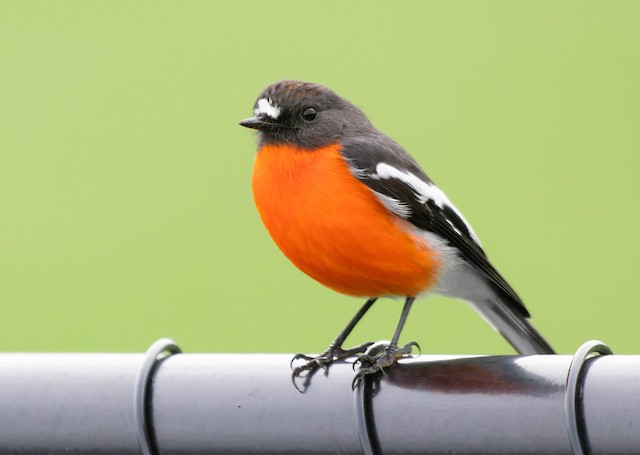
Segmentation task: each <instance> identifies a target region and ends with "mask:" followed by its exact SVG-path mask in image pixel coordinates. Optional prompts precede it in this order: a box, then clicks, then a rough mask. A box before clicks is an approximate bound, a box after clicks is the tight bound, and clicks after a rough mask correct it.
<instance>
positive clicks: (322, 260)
mask: <svg viewBox="0 0 640 455" xmlns="http://www.w3.org/2000/svg"><path fill="white" fill-rule="evenodd" d="M339 150H340V148H339V146H338V145H332V146H328V147H325V148H322V149H319V150H315V151H307V150H300V149H297V148H294V147H290V146H265V147H263V148H262V149H261V150H259V152H258V154H257V156H256V161H255V165H254V169H253V196H254V199H255V203H256V206H257V207H258V211H259V212H260V217H261V218H262V221H263V223H264V225H265V226H266V227H267V229H268V230H269V233H270V234H271V237H272V238H273V240H274V241H275V242H276V244H277V245H278V247H279V248H280V249H281V250H282V252H283V253H284V254H285V255H286V256H287V257H288V258H289V259H290V260H291V261H292V262H293V263H294V264H295V265H296V266H297V267H298V268H299V269H300V270H302V271H303V272H305V273H306V274H307V275H309V276H311V277H312V278H314V279H315V280H317V281H319V282H320V283H322V284H324V285H325V286H328V287H330V288H331V289H334V290H336V291H338V292H342V293H344V294H349V295H354V296H365V297H376V296H384V295H397V296H415V295H417V294H418V293H420V292H422V291H424V290H426V289H428V288H429V287H430V286H431V285H432V284H433V282H434V281H435V279H436V276H437V268H438V258H437V256H436V254H435V252H434V251H432V250H431V249H429V247H428V245H427V244H426V243H425V242H424V241H423V240H422V239H421V238H419V237H418V236H416V235H413V234H411V233H410V229H409V228H408V226H407V225H406V224H405V223H406V222H405V221H402V220H400V219H399V218H397V217H395V216H394V215H392V214H391V213H390V212H389V211H388V210H387V209H386V208H385V207H384V206H383V205H382V203H380V201H378V199H377V198H376V196H375V195H374V194H373V192H372V191H371V190H370V189H369V188H367V187H366V185H364V184H363V183H360V182H359V181H358V180H357V179H356V178H354V177H353V176H352V175H351V173H350V171H349V168H348V167H347V164H346V162H345V160H344V158H343V157H342V155H341V154H340V152H339Z"/></svg>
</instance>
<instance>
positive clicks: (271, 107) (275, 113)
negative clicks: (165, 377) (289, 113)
mask: <svg viewBox="0 0 640 455" xmlns="http://www.w3.org/2000/svg"><path fill="white" fill-rule="evenodd" d="M281 112H282V109H280V106H278V105H277V104H275V103H274V102H273V100H272V99H271V98H269V99H266V98H260V99H259V100H258V107H256V108H255V109H254V110H253V113H254V114H255V115H266V116H267V117H271V118H272V119H274V120H275V119H277V118H278V117H279V116H280V113H281Z"/></svg>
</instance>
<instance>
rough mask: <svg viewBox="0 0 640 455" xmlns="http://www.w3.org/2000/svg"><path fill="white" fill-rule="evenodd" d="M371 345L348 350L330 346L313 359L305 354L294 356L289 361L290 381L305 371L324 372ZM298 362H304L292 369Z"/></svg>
mask: <svg viewBox="0 0 640 455" xmlns="http://www.w3.org/2000/svg"><path fill="white" fill-rule="evenodd" d="M372 344H373V343H371V342H370V343H364V344H361V345H359V346H355V347H353V348H350V349H342V347H341V346H336V345H334V344H331V345H329V347H328V348H327V350H326V351H324V352H323V353H322V354H320V355H317V356H315V357H311V356H308V355H306V354H296V355H295V356H293V359H291V369H292V370H293V372H292V373H291V379H292V380H295V378H297V377H299V376H300V375H301V374H302V373H304V372H305V371H313V370H315V369H316V368H322V369H323V370H325V371H326V370H327V368H328V366H329V365H330V364H331V363H333V362H335V361H336V360H342V359H346V358H347V357H351V356H354V355H356V354H360V353H363V352H365V350H366V349H367V348H368V347H369V346H371V345H372ZM298 360H305V363H303V364H302V365H298V366H296V367H295V368H294V366H293V363H294V362H296V361H298Z"/></svg>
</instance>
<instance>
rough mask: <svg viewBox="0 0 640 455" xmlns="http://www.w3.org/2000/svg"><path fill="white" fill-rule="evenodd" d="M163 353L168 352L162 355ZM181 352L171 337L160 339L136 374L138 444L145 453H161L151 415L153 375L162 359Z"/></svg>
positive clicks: (134, 403) (135, 399) (147, 353)
mask: <svg viewBox="0 0 640 455" xmlns="http://www.w3.org/2000/svg"><path fill="white" fill-rule="evenodd" d="M163 353H166V354H165V355H162V354H163ZM180 353H182V350H181V349H180V348H179V347H178V345H177V344H176V343H175V342H174V341H173V340H170V339H169V338H161V339H159V340H158V341H156V342H155V343H153V344H152V345H151V346H150V347H149V349H147V352H145V354H144V360H143V362H142V366H141V367H140V370H139V371H138V374H137V376H136V382H135V386H134V390H133V416H134V419H135V422H136V432H137V436H138V444H139V445H140V451H141V452H142V454H143V455H157V454H158V453H159V452H158V448H157V447H156V443H155V436H154V434H153V427H152V425H151V419H150V415H149V414H150V410H151V396H150V391H151V384H152V382H153V375H154V373H155V370H156V368H157V366H158V364H159V362H160V361H161V360H163V359H166V358H167V357H170V356H172V355H173V354H180Z"/></svg>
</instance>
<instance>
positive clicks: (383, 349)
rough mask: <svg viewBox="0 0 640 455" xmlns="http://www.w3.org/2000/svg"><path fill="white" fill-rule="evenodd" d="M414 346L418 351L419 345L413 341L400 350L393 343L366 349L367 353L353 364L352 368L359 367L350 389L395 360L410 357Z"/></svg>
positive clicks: (377, 344) (375, 345)
mask: <svg viewBox="0 0 640 455" xmlns="http://www.w3.org/2000/svg"><path fill="white" fill-rule="evenodd" d="M414 346H415V347H416V348H418V351H419V350H420V345H419V344H418V343H416V342H415V341H412V342H410V343H407V344H405V345H404V346H403V347H401V348H398V346H396V345H395V344H393V343H386V342H385V343H384V344H380V343H376V344H374V345H372V346H371V347H370V348H369V349H367V352H365V353H364V354H363V355H361V356H360V357H358V360H357V361H356V363H354V368H355V365H357V364H359V365H360V367H359V368H358V372H357V373H356V376H355V377H354V378H353V381H352V383H351V387H352V388H353V389H355V388H356V387H357V385H358V383H359V382H360V381H361V380H362V379H364V377H365V376H366V375H368V374H374V373H377V372H378V371H384V369H385V368H387V367H389V366H391V365H393V364H394V363H395V361H396V360H398V359H402V358H404V357H408V356H410V354H411V351H412V348H413V347H414Z"/></svg>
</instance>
